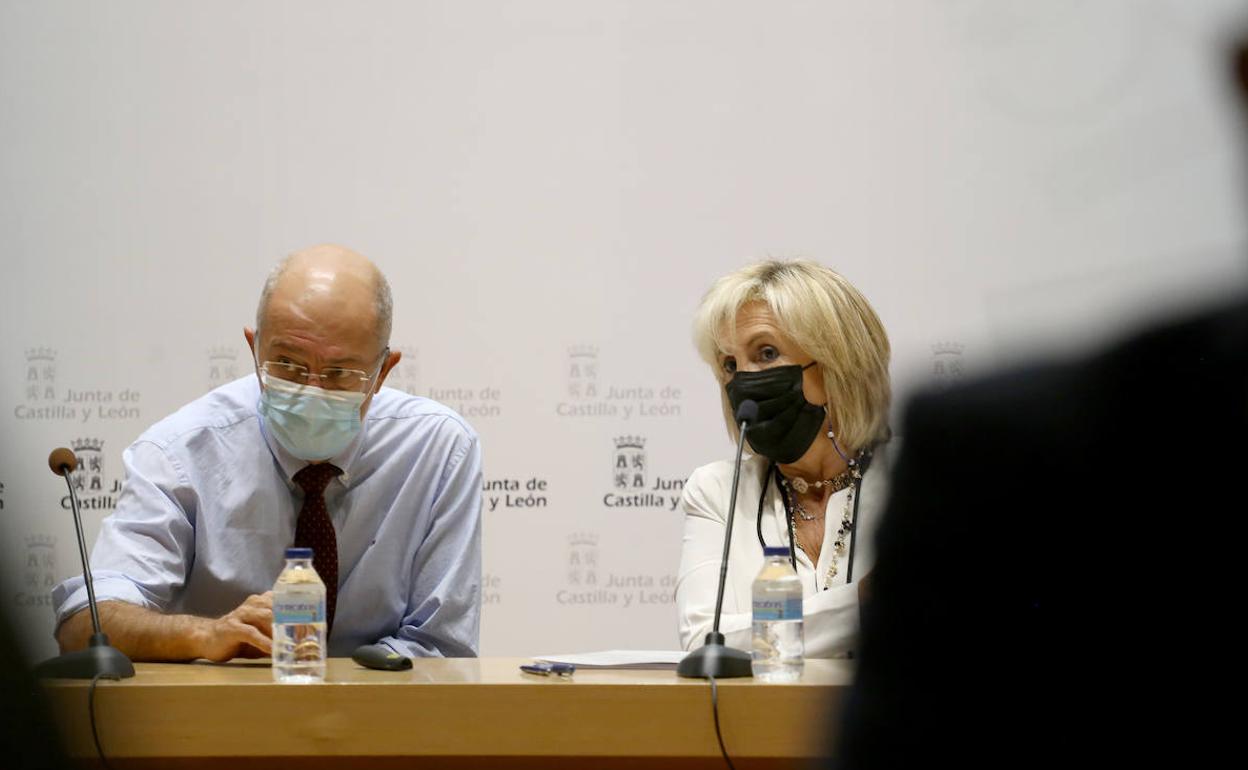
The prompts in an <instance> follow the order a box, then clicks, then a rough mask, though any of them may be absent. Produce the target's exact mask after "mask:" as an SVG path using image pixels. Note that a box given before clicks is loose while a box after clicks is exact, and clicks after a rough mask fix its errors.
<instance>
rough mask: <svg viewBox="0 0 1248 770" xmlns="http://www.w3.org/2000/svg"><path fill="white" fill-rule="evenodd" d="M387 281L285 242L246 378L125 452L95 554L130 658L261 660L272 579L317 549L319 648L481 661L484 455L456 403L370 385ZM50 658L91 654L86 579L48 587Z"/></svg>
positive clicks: (264, 298)
mask: <svg viewBox="0 0 1248 770" xmlns="http://www.w3.org/2000/svg"><path fill="white" fill-rule="evenodd" d="M390 326H391V298H390V288H389V285H388V284H387V283H386V279H385V277H384V276H382V274H381V273H380V271H378V270H377V268H376V267H375V266H374V265H373V264H372V263H371V262H369V261H368V260H367V259H365V258H364V257H362V256H360V255H359V254H356V253H354V252H352V251H350V250H348V249H344V248H342V247H339V246H317V247H313V248H310V249H307V250H305V251H302V252H298V253H295V254H293V255H291V256H290V257H288V258H287V259H286V260H284V261H283V262H282V263H281V264H279V265H278V266H277V267H276V268H275V269H274V270H273V272H272V274H271V275H270V276H269V279H268V281H267V282H266V283H265V285H264V290H263V292H262V293H261V296H260V303H259V307H258V309H257V312H256V328H255V329H245V330H244V334H245V335H246V338H247V343H248V345H249V346H250V347H251V350H252V353H253V355H254V357H255V361H256V375H257V376H255V377H252V376H250V375H248V376H247V377H245V378H243V379H240V380H237V381H235V382H232V383H229V384H227V385H224V386H222V387H220V388H217V389H216V390H214V391H212V392H211V393H209V394H208V395H206V396H204V397H202V398H200V399H198V400H196V401H194V402H192V403H190V404H188V405H187V406H185V407H183V408H182V409H180V410H179V411H178V412H176V413H175V414H173V415H171V416H170V417H167V418H165V419H164V420H161V421H160V422H158V423H157V424H156V425H154V426H152V427H151V428H150V429H148V430H147V432H145V433H144V434H143V435H142V436H140V437H139V439H138V441H136V442H135V443H134V444H133V445H131V446H130V447H129V448H128V449H127V450H126V452H125V454H124V455H123V461H124V463H125V466H126V482H125V486H124V488H123V490H122V493H121V497H120V499H119V501H118V505H117V509H116V511H115V512H114V513H113V515H112V516H110V517H108V518H107V519H105V520H104V522H103V525H102V527H101V530H100V536H99V539H98V541H97V542H96V546H95V549H94V551H93V553H92V556H91V563H92V565H93V567H92V570H93V573H94V575H95V592H96V595H97V597H98V599H99V601H100V602H101V604H100V620H101V623H102V625H103V627H104V631H105V632H106V633H107V634H108V635H109V637H110V639H111V640H112V642H113V645H114V646H116V647H117V648H119V649H120V650H122V651H123V652H125V653H126V654H127V655H129V656H130V657H131V658H133V659H135V660H192V659H196V658H207V659H209V660H228V659H230V658H233V657H258V656H264V655H268V654H269V652H270V634H271V624H272V600H271V596H270V593H269V589H270V588H271V587H272V585H273V583H274V581H275V580H276V579H277V575H278V573H279V572H280V571H281V569H282V565H283V558H282V557H283V552H284V550H285V549H286V548H287V547H289V546H301V547H310V548H312V549H313V553H314V555H315V557H314V565H315V567H316V570H317V572H318V573H319V574H320V575H321V578H322V580H324V582H325V586H326V591H327V597H326V614H327V616H328V618H327V620H328V623H329V629H330V632H329V653H330V655H335V656H342V655H348V654H350V653H351V651H352V650H354V649H355V648H356V647H357V646H359V645H361V644H372V643H378V642H379V643H381V644H384V645H387V646H389V647H391V648H393V649H394V650H395V651H397V652H399V653H401V654H403V655H407V656H409V657H414V656H447V657H464V656H474V655H476V653H477V636H478V629H479V616H480V579H481V527H480V512H481V452H480V448H479V444H478V440H477V436H476V434H475V433H474V432H473V430H472V428H470V427H469V426H468V425H467V424H466V423H465V422H464V421H463V419H462V418H461V417H460V416H459V415H457V414H455V413H454V412H452V411H451V410H450V409H447V408H446V407H444V406H442V405H440V404H437V403H435V402H433V401H430V400H428V399H424V398H418V397H415V396H408V395H405V394H403V393H400V392H397V391H394V390H389V389H384V390H383V389H381V385H382V383H383V382H385V379H386V375H387V374H388V373H389V372H390V370H391V369H392V368H393V367H394V365H395V364H397V363H398V361H399V353H397V352H391V351H390V349H389V346H388V344H389V338H390ZM53 599H54V602H55V605H56V613H57V621H58V628H57V640H58V641H59V642H60V644H61V648H62V649H63V650H66V651H68V650H74V649H80V648H82V647H85V646H86V642H87V639H88V637H89V636H90V632H91V623H90V617H89V615H88V613H87V612H86V611H85V607H86V591H85V587H84V585H83V580H82V578H81V577H75V578H71V579H69V580H67V581H65V582H64V583H62V584H60V585H59V586H57V587H56V589H55V590H54V591H53Z"/></svg>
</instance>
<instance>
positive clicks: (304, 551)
mask: <svg viewBox="0 0 1248 770" xmlns="http://www.w3.org/2000/svg"><path fill="white" fill-rule="evenodd" d="M286 558H287V559H311V558H312V549H311V548H287V549H286Z"/></svg>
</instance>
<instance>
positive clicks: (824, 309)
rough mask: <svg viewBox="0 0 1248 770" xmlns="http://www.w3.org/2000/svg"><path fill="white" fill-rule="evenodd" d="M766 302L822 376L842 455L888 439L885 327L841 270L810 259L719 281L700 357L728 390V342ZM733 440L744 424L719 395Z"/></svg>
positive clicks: (752, 268)
mask: <svg viewBox="0 0 1248 770" xmlns="http://www.w3.org/2000/svg"><path fill="white" fill-rule="evenodd" d="M754 302H761V303H763V304H764V305H766V307H767V308H768V309H769V310H770V311H771V314H772V315H773V316H774V317H775V319H776V324H777V325H778V326H779V328H780V331H781V332H783V333H784V335H785V336H787V337H788V338H789V339H790V340H792V341H793V342H794V343H795V344H796V345H797V346H798V347H799V348H801V349H802V350H803V351H805V352H806V354H807V355H809V356H810V357H811V358H813V359H814V360H815V361H816V362H817V364H818V367H819V372H820V374H822V375H823V383H824V389H825V391H826V392H827V394H828V412H829V414H830V415H831V419H832V425H833V428H834V430H835V431H836V437H837V441H838V443H839V444H840V445H841V448H842V449H844V450H845V451H847V452H849V451H851V450H852V451H857V450H860V449H863V448H865V447H868V446H873V445H875V444H877V443H879V442H881V441H884V440H886V439H887V438H888V407H889V401H890V399H891V397H892V394H891V388H890V385H889V379H888V359H889V354H890V348H889V344H888V335H887V334H885V332H884V325H883V324H881V323H880V318H879V316H877V315H876V314H875V310H874V309H873V308H872V307H871V303H869V302H867V298H866V297H864V296H862V293H861V292H859V291H858V290H857V289H855V288H854V287H853V285H852V284H850V282H849V281H847V280H845V277H844V276H842V275H841V274H840V273H837V272H836V271H834V270H830V269H828V268H826V267H824V266H823V265H819V264H816V263H814V262H810V261H808V260H791V261H780V260H769V261H766V262H759V263H757V264H753V265H749V266H748V267H745V268H742V269H741V270H738V271H736V272H734V273H729V274H728V275H726V276H724V277H723V278H720V279H719V280H718V281H716V282H715V283H714V285H712V286H711V288H710V290H709V291H708V292H707V293H706V296H704V297H703V298H702V304H701V305H700V306H699V307H698V312H697V315H696V316H695V318H694V325H693V336H694V344H696V345H697V347H698V353H699V354H701V356H702V358H703V359H705V360H706V362H707V363H708V364H710V365H711V369H712V370H714V372H715V375H716V378H717V380H718V381H719V382H720V384H721V385H722V384H723V383H725V382H726V381H727V378H728V376H727V375H726V374H725V373H724V371H723V370H722V369H721V368H720V359H721V357H722V356H723V355H724V349H725V347H724V346H725V343H726V342H727V341H728V340H732V339H735V338H736V324H737V314H738V313H739V312H740V311H741V308H743V307H745V306H746V305H748V304H751V303H754ZM720 398H721V399H722V401H723V409H724V420H725V421H726V422H727V425H728V433H729V434H730V435H731V436H732V439H733V441H734V442H735V441H736V440H737V425H736V422H735V421H734V420H733V414H732V406H731V405H730V404H729V402H728V394H727V393H726V392H725V391H724V389H723V388H722V387H721V388H720Z"/></svg>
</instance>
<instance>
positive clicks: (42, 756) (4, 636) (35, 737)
mask: <svg viewBox="0 0 1248 770" xmlns="http://www.w3.org/2000/svg"><path fill="white" fill-rule="evenodd" d="M4 587H5V584H0V591H4ZM9 595H10V594H9V593H8V592H3V593H0V596H9ZM12 621H13V619H12V618H11V617H10V614H9V612H8V611H7V610H5V611H0V767H3V768H5V769H6V770H45V769H50V768H62V767H68V763H67V761H66V759H65V755H64V752H63V751H62V749H61V744H60V742H59V737H58V735H57V731H56V727H55V726H54V724H53V722H52V717H51V714H50V713H49V711H48V704H47V699H46V697H45V696H44V694H43V691H42V690H41V689H40V685H39V684H38V683H37V682H36V680H35V677H34V674H33V673H31V665H32V663H33V661H31V660H29V659H28V658H27V657H26V651H25V650H24V649H22V646H21V644H20V643H19V641H18V637H17V632H16V629H15V628H14V625H13V622H12Z"/></svg>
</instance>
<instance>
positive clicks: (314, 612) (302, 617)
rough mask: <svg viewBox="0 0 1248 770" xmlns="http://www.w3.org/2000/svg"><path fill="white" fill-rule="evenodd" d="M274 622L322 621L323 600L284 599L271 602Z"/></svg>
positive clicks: (323, 613)
mask: <svg viewBox="0 0 1248 770" xmlns="http://www.w3.org/2000/svg"><path fill="white" fill-rule="evenodd" d="M273 622H274V623H324V622H325V600H323V599H321V600H318V601H308V600H306V599H286V600H280V601H275V602H273Z"/></svg>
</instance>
